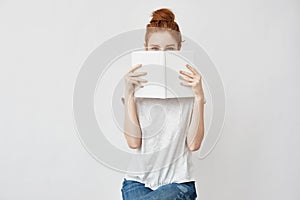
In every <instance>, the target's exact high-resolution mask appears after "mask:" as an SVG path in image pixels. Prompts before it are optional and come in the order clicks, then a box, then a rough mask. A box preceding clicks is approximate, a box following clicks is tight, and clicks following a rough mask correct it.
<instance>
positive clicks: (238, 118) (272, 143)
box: [0, 0, 300, 200]
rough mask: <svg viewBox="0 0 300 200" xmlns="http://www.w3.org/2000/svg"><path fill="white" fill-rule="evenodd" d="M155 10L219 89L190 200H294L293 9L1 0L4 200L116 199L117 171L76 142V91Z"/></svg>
mask: <svg viewBox="0 0 300 200" xmlns="http://www.w3.org/2000/svg"><path fill="white" fill-rule="evenodd" d="M104 3H105V4H104ZM161 7H168V8H170V9H172V10H173V11H174V13H175V14H176V20H177V22H178V23H179V26H180V28H181V30H182V32H183V34H185V35H187V36H189V37H190V38H192V39H193V40H195V41H196V42H198V43H199V44H201V46H202V47H204V48H205V50H206V51H207V53H208V55H209V56H210V58H211V59H212V60H213V62H214V63H215V65H216V67H217V69H218V70H219V72H220V75H221V77H222V79H223V82H224V87H225V90H226V91H225V92H226V98H227V99H226V100H227V102H226V103H227V104H226V106H227V107H226V121H225V126H224V129H223V134H222V137H221V139H220V140H219V142H218V144H217V146H216V148H215V149H214V151H213V152H212V153H211V154H210V155H209V156H208V157H207V158H206V159H205V160H202V161H201V162H199V163H197V167H198V173H199V174H198V175H199V181H198V182H197V193H198V197H199V198H198V199H203V200H217V199H224V200H233V199H236V200H238V199H243V200H252V199H256V200H264V199H272V200H283V199H289V200H296V199H300V191H299V190H297V189H298V187H299V180H300V173H299V170H300V159H299V157H300V145H299V144H298V142H299V139H300V136H299V132H300V120H299V119H300V118H299V116H298V115H299V114H298V113H299V111H300V109H299V108H300V106H299V105H298V102H300V92H299V85H300V79H299V78H298V76H299V73H300V69H299V67H300V66H299V64H300V60H299V55H298V54H299V52H300V39H299V35H300V26H299V24H300V2H299V1H296V0H294V1H292V0H275V1H267V0H247V1H246V0H243V1H238V0H229V1H222V0H215V1H197V0H193V1H188V2H187V1H151V2H150V1H140V0H130V1H115V0H111V1H103V2H100V1H83V0H81V1H78V0H77V1H71V0H60V1H58V0H54V1H38V0H35V1H33V0H28V1H20V0H19V1H8V0H3V1H0V36H1V37H0V54H1V59H0V67H1V68H0V69H1V70H0V83H1V84H0V91H1V99H0V102H1V104H0V120H1V124H0V134H1V138H0V159H1V163H0V199H1V200H17V199H26V200H27V199H28V200H40V199H43V200H48V199H49V200H50V199H51V200H52V199H57V200H60V199H61V200H63V199H73V200H77V199H78V200H81V199H88V200H93V199H95V200H96V199H121V191H120V188H121V181H122V178H123V174H121V173H118V172H116V171H113V170H111V169H108V168H106V167H104V166H103V165H101V164H100V163H98V162H97V161H96V160H94V159H93V158H92V157H91V156H90V155H89V154H88V153H87V151H86V150H85V149H84V147H83V146H82V145H81V143H80V140H79V138H78V137H77V135H76V132H75V125H74V122H73V114H72V95H73V88H74V83H75V81H76V76H77V74H78V72H79V70H80V67H81V64H82V63H83V61H84V60H85V59H86V58H87V56H88V55H89V53H90V52H91V51H93V50H94V49H95V48H96V47H97V46H99V45H100V44H101V43H102V42H104V41H106V40H107V39H109V38H110V37H112V36H114V35H117V34H119V33H122V32H125V31H129V30H132V29H136V28H144V27H145V25H146V23H147V22H148V21H149V20H150V19H151V18H150V15H151V12H152V11H153V10H155V9H157V8H161Z"/></svg>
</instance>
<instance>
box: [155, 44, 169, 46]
mask: <svg viewBox="0 0 300 200" xmlns="http://www.w3.org/2000/svg"><path fill="white" fill-rule="evenodd" d="M150 45H151V46H159V45H158V44H150ZM167 46H175V44H168V45H167Z"/></svg>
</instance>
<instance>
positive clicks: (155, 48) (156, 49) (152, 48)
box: [151, 47, 159, 51]
mask: <svg viewBox="0 0 300 200" xmlns="http://www.w3.org/2000/svg"><path fill="white" fill-rule="evenodd" d="M151 50H154V51H158V50H159V48H157V47H151Z"/></svg>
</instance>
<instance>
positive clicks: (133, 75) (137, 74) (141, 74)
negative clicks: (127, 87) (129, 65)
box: [129, 72, 148, 77]
mask: <svg viewBox="0 0 300 200" xmlns="http://www.w3.org/2000/svg"><path fill="white" fill-rule="evenodd" d="M146 74H148V73H147V72H134V73H132V74H129V76H131V77H136V76H143V75H146Z"/></svg>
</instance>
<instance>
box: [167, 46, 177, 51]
mask: <svg viewBox="0 0 300 200" xmlns="http://www.w3.org/2000/svg"><path fill="white" fill-rule="evenodd" d="M166 50H167V51H174V50H175V49H174V47H168V48H167V49H166Z"/></svg>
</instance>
